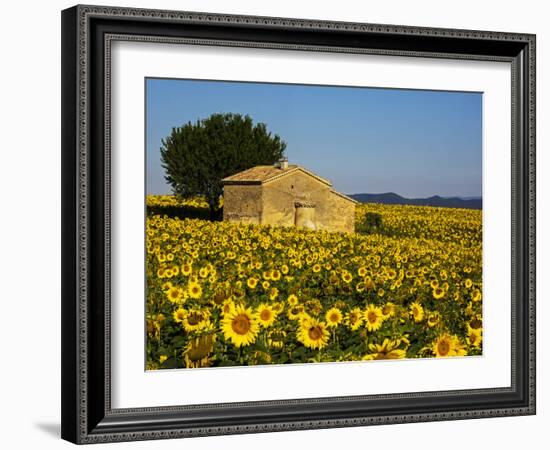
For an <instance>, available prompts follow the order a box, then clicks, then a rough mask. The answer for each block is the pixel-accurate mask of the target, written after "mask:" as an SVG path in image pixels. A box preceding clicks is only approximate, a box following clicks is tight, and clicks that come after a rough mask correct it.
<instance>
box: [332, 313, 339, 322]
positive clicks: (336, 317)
mask: <svg viewBox="0 0 550 450" xmlns="http://www.w3.org/2000/svg"><path fill="white" fill-rule="evenodd" d="M330 321H331V322H338V314H336V313H332V314H331V315H330Z"/></svg>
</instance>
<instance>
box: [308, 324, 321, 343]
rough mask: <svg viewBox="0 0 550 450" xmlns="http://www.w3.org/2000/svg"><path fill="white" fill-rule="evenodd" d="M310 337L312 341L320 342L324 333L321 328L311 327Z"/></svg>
mask: <svg viewBox="0 0 550 450" xmlns="http://www.w3.org/2000/svg"><path fill="white" fill-rule="evenodd" d="M308 335H309V338H310V339H311V340H312V341H318V340H319V339H321V337H322V336H323V332H322V331H321V329H320V328H319V327H311V328H310V329H309V330H308Z"/></svg>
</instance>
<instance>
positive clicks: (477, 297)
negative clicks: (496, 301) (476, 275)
mask: <svg viewBox="0 0 550 450" xmlns="http://www.w3.org/2000/svg"><path fill="white" fill-rule="evenodd" d="M472 300H473V301H474V302H479V301H480V300H481V291H480V290H479V289H474V290H473V291H472Z"/></svg>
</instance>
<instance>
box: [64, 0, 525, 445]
mask: <svg viewBox="0 0 550 450" xmlns="http://www.w3.org/2000/svg"><path fill="white" fill-rule="evenodd" d="M62 22H63V63H62V64H63V67H62V73H63V98H62V106H63V130H62V139H63V140H62V147H63V149H62V152H63V170H62V171H63V181H62V187H63V199H62V200H63V250H62V254H63V271H62V272H63V283H62V284H63V294H62V312H63V317H62V319H63V339H62V341H63V348H62V357H63V362H62V376H63V398H62V436H63V437H64V438H65V439H68V440H70V441H72V442H76V443H98V442H112V441H130V440H142V439H163V438H174V437H191V436H207V435H215V434H238V433H251V432H271V431H283V430H300V429H312V428H327V427H348V426H362V425H375V424H389V423H404V422H422V421H440V420H455V419H469V418H482V417H499V416H510V415H527V414H534V413H535V73H536V72H535V70H536V68H535V52H536V47H535V36H534V35H530V34H515V33H501V32H487V31H472V30H450V29H441V28H425V27H405V26H397V25H380V24H364V23H348V22H333V21H319V20H304V19H288V18H272V17H257V16H234V15H224V14H205V13H196V12H179V11H159V10H148V9H133V8H118V7H100V6H76V7H73V8H71V9H68V10H65V11H64V12H63V15H62ZM153 23H155V24H157V25H158V24H160V25H161V26H162V27H166V29H168V28H169V29H170V30H171V34H170V35H162V33H163V31H161V34H160V35H151V34H145V33H144V32H143V31H144V30H145V29H147V27H149V26H150V25H151V24H153ZM128 24H131V25H132V26H133V28H132V29H131V30H130V31H128V30H126V29H125V28H124V27H125V26H127V25H128ZM162 27H161V28H162ZM187 27H191V28H193V33H191V34H194V35H193V36H187V35H185V34H186V33H187V32H186V28H187ZM136 28H137V29H139V30H141V31H138V32H136V31H133V30H134V29H136ZM174 30H180V31H181V33H182V34H183V35H182V36H173V35H172V34H174ZM212 30H214V31H212ZM234 30H244V31H246V33H247V35H249V36H250V37H251V38H252V37H254V39H249V40H247V39H243V38H241V37H239V33H238V32H233V31H234ZM312 30H315V31H318V32H322V33H321V37H322V39H321V38H318V39H317V41H315V42H314V41H313V39H311V36H313V34H312V33H311V32H312ZM201 33H202V34H201ZM220 33H221V34H224V33H225V34H224V38H221V39H220V38H219V37H216V36H213V35H219V34H220ZM323 33H324V34H323ZM198 35H200V36H198ZM351 35H353V36H356V37H357V36H359V37H360V38H361V39H363V40H364V42H368V41H369V39H372V42H373V43H374V45H372V46H362V45H358V46H348V45H342V44H345V43H346V42H349V41H348V40H347V37H349V36H351ZM266 36H269V37H276V38H277V39H278V40H279V41H281V42H274V41H269V40H265V37H266ZM331 36H333V37H332V38H331ZM235 37H237V39H236V38H235ZM331 39H332V40H331ZM115 40H127V41H142V42H156V43H159V44H160V43H186V44H194V45H219V46H245V47H255V48H265V49H273V48H275V49H289V50H303V51H323V52H349V53H364V54H383V55H396V56H413V57H432V58H434V57H435V58H452V59H481V60H488V61H508V62H510V63H511V64H512V74H513V79H512V90H513V92H512V116H513V117H512V154H513V163H512V171H513V173H514V176H513V185H512V196H513V208H512V209H513V210H512V230H513V231H512V235H513V236H512V252H513V255H512V280H513V284H512V298H513V311H512V322H513V323H512V326H513V345H512V348H513V354H512V385H511V387H510V388H499V389H482V390H469V391H438V392H429V393H426V392H424V393H408V394H395V395H374V396H360V397H353V398H349V397H331V398H328V399H327V398H319V399H308V400H300V399H293V400H287V401H286V400H285V401H269V402H250V403H242V404H217V405H197V406H191V407H188V406H185V407H184V406H182V407H166V408H160V407H159V408H157V407H155V408H138V409H120V410H114V409H111V402H110V346H109V342H110V337H109V336H110V334H109V331H110V270H109V269H110V181H111V179H110V117H109V111H110V63H111V53H110V49H111V43H112V42H113V41H115ZM309 40H311V42H309ZM283 41H284V42H283ZM304 41H308V42H307V43H306V42H304ZM321 41H322V42H321ZM443 41H446V42H447V43H448V45H449V48H450V49H451V50H453V51H450V52H446V51H443V50H442V44H441V43H442V42H443ZM488 43H496V44H497V45H492V46H491V45H487V44H488ZM390 44H391V45H390ZM400 46H401V47H402V48H400ZM101 47H103V48H101ZM488 49H493V50H491V51H489V50H488ZM102 74H103V77H102ZM101 86H103V87H102V88H101ZM98 96H99V98H98ZM98 101H99V103H97V102H98ZM96 103H97V104H96ZM98 105H99V106H98ZM99 107H100V109H101V111H100V113H102V117H103V120H104V123H103V124H102V125H101V126H99V124H98V123H97V117H98V116H97V111H98V108H99ZM91 111H94V112H95V113H96V115H93V114H92V113H91ZM98 145H99V146H100V147H102V149H103V150H102V153H103V155H102V156H101V157H99V160H98V156H97V148H98ZM101 212H103V213H104V215H101ZM98 232H100V233H99V238H98V237H97V236H98ZM99 247H101V248H99ZM101 274H103V276H101ZM97 280H100V281H101V283H100V285H101V286H102V289H101V292H98V287H97V283H96V281H97ZM101 298H102V299H103V301H102V302H100V301H97V299H101ZM94 299H96V301H94ZM98 318H99V319H98ZM98 345H100V346H102V351H101V352H100V355H99V356H98V355H97V354H96V353H97V346H98ZM101 358H103V364H102V365H101V364H99V363H98V361H100V360H101ZM98 365H101V367H97V368H96V366H98ZM101 376H103V380H99V378H101ZM100 391H101V392H100ZM98 393H100V394H101V395H99V397H100V399H99V400H100V401H96V400H94V398H95V397H97V396H98ZM477 397H480V398H484V399H485V400H484V401H483V402H481V403H476V402H474V399H475V398H477ZM426 398H429V399H430V400H429V401H427V403H428V405H427V406H426V405H424V406H422V405H423V403H422V402H423V400H425V399H426ZM444 398H449V399H453V398H454V399H455V400H456V402H462V404H463V406H464V407H463V408H458V407H453V408H451V409H449V410H445V408H444V407H443V406H442V405H441V404H440V403H438V399H444ZM351 400H353V401H362V402H364V405H365V408H366V409H365V410H364V411H363V412H361V414H358V413H355V415H354V413H352V412H351V410H349V411H347V412H346V410H345V409H344V410H342V411H341V413H340V415H337V414H335V413H334V412H331V411H332V410H331V409H330V408H331V405H332V406H335V405H346V404H347V403H346V402H348V403H349V402H350V401H351ZM390 400H392V401H396V402H397V403H396V404H399V405H402V406H401V408H402V413H399V412H398V411H399V410H398V409H396V410H394V411H393V412H391V413H384V408H382V407H381V406H380V402H381V401H390ZM468 402H470V403H468ZM371 403H372V404H374V405H376V406H373V407H367V404H371ZM424 403H426V402H424ZM304 405H309V408H310V409H311V408H313V407H314V405H317V406H316V407H315V408H316V409H315V413H316V414H315V415H311V417H310V418H308V419H302V418H301V417H303V415H302V416H296V415H292V414H289V413H288V411H289V410H290V409H293V408H298V407H300V406H304ZM361 405H363V403H361ZM415 405H416V406H415ZM457 405H458V403H457ZM481 405H483V406H481ZM251 407H254V408H258V411H261V412H262V413H265V414H268V410H272V411H273V414H274V415H273V418H272V419H270V420H265V421H258V420H256V421H254V417H248V418H244V417H245V416H244V415H243V413H242V410H243V409H244V408H251ZM290 407H292V408H290ZM239 408H240V409H239ZM285 408H286V410H287V412H285ZM213 409H216V410H219V411H225V410H226V411H227V412H226V413H225V414H226V415H227V417H225V418H224V421H219V422H217V423H212V424H210V425H208V424H207V425H199V422H198V421H196V422H193V420H198V417H199V416H200V418H201V420H202V421H201V422H200V423H205V420H206V419H207V417H208V412H209V411H211V410H213ZM237 409H239V411H238V412H237ZM190 411H192V412H193V414H195V416H193V417H189V413H190ZM233 414H235V417H238V418H240V419H242V420H237V419H235V418H234V417H233V416H232V415H233ZM285 414H286V415H285ZM249 415H250V413H249ZM266 417H267V416H266Z"/></svg>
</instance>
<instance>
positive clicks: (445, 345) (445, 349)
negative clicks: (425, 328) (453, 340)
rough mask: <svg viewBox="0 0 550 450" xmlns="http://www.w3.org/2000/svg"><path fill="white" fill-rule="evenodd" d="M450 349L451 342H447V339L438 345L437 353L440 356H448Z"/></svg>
mask: <svg viewBox="0 0 550 450" xmlns="http://www.w3.org/2000/svg"><path fill="white" fill-rule="evenodd" d="M450 349H451V346H450V345H449V341H447V339H443V340H441V341H439V342H438V343H437V351H438V352H439V354H440V355H446V354H447V353H449V350H450Z"/></svg>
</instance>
